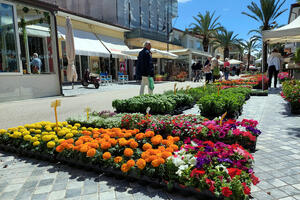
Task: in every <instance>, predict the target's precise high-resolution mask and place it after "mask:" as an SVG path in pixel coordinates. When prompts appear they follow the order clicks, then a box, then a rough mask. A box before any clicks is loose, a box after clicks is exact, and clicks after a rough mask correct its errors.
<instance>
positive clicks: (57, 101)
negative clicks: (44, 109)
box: [51, 100, 60, 132]
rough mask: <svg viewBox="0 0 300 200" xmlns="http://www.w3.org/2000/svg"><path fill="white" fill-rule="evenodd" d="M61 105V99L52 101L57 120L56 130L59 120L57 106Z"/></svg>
mask: <svg viewBox="0 0 300 200" xmlns="http://www.w3.org/2000/svg"><path fill="white" fill-rule="evenodd" d="M59 106H60V100H55V101H53V102H51V108H54V114H55V121H56V132H58V120H57V107H59Z"/></svg>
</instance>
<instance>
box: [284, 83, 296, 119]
mask: <svg viewBox="0 0 300 200" xmlns="http://www.w3.org/2000/svg"><path fill="white" fill-rule="evenodd" d="M281 96H282V98H284V99H285V100H287V101H288V102H289V103H290V105H291V112H292V113H294V114H300V81H299V80H290V81H284V82H283V84H282V92H281Z"/></svg>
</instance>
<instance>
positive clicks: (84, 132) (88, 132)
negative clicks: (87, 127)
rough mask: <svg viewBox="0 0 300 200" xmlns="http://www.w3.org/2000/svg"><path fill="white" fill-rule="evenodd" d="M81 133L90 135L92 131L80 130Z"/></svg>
mask: <svg viewBox="0 0 300 200" xmlns="http://www.w3.org/2000/svg"><path fill="white" fill-rule="evenodd" d="M82 134H83V135H92V133H91V132H90V131H82Z"/></svg>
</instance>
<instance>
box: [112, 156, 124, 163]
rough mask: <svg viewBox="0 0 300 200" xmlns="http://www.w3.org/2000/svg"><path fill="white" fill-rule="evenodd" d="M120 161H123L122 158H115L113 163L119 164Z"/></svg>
mask: <svg viewBox="0 0 300 200" xmlns="http://www.w3.org/2000/svg"><path fill="white" fill-rule="evenodd" d="M122 160H123V158H122V157H121V156H117V157H115V158H114V162H115V163H119V162H121V161H122Z"/></svg>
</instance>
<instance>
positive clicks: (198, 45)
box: [196, 41, 203, 51]
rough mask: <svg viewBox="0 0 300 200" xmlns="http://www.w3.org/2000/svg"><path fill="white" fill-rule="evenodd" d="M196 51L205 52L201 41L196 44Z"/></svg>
mask: <svg viewBox="0 0 300 200" xmlns="http://www.w3.org/2000/svg"><path fill="white" fill-rule="evenodd" d="M196 49H198V50H200V51H203V47H202V44H201V42H200V41H197V42H196Z"/></svg>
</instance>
